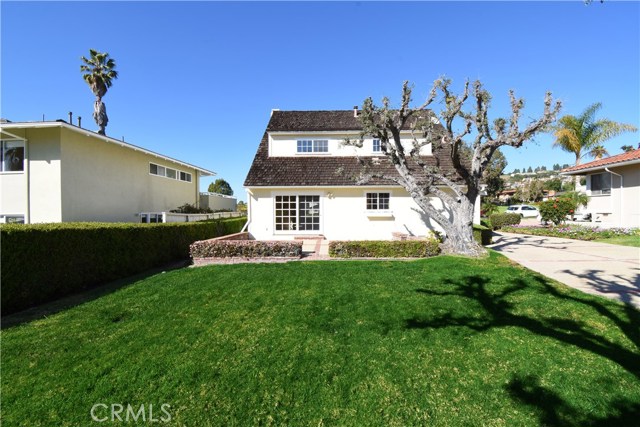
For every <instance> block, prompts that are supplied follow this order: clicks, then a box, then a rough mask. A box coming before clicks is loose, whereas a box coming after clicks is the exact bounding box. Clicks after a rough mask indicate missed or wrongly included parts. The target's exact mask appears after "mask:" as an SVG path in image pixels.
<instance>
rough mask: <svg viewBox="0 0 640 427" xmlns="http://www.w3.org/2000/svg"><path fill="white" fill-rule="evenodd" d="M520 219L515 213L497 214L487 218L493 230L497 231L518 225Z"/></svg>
mask: <svg viewBox="0 0 640 427" xmlns="http://www.w3.org/2000/svg"><path fill="white" fill-rule="evenodd" d="M521 219H522V218H521V217H520V215H518V214H516V213H497V214H493V215H491V216H490V217H489V221H490V222H491V226H492V227H493V229H494V230H499V229H501V228H502V227H505V226H508V225H518V224H520V220H521Z"/></svg>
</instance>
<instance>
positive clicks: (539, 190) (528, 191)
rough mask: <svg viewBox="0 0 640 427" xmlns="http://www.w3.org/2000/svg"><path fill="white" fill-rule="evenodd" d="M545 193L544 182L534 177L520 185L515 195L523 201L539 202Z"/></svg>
mask: <svg viewBox="0 0 640 427" xmlns="http://www.w3.org/2000/svg"><path fill="white" fill-rule="evenodd" d="M543 195H544V182H543V181H540V180H539V179H532V180H531V181H529V182H525V183H524V184H523V185H522V186H520V187H518V189H517V190H516V194H515V195H514V197H515V198H516V199H518V200H522V201H523V202H529V203H531V202H537V201H538V200H542V196H543Z"/></svg>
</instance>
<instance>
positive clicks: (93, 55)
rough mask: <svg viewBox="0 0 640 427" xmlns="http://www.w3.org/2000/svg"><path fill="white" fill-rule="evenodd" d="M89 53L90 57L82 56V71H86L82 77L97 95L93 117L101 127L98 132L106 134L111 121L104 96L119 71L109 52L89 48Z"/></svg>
mask: <svg viewBox="0 0 640 427" xmlns="http://www.w3.org/2000/svg"><path fill="white" fill-rule="evenodd" d="M89 53H90V58H89V59H87V58H85V57H84V56H83V57H81V59H82V62H84V64H82V65H80V71H81V72H83V73H84V74H83V75H82V78H83V79H84V81H85V82H87V84H88V85H89V87H90V88H91V91H92V92H93V94H94V95H95V96H96V100H95V102H94V103H93V118H94V120H95V121H96V124H97V125H98V127H99V130H98V133H99V134H100V135H104V134H105V132H104V128H105V127H106V126H107V123H109V118H108V117H107V107H106V106H105V105H104V102H102V97H103V96H105V95H106V93H107V90H108V89H109V88H110V87H111V85H112V80H114V79H117V78H118V72H117V71H116V70H115V69H114V68H116V62H115V61H114V60H113V58H110V57H109V54H108V53H102V52H98V51H97V50H94V49H89Z"/></svg>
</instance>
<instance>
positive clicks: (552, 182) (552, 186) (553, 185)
mask: <svg viewBox="0 0 640 427" xmlns="http://www.w3.org/2000/svg"><path fill="white" fill-rule="evenodd" d="M543 188H544V189H545V190H553V191H562V180H561V179H560V178H551V179H548V180H546V181H544V187H543Z"/></svg>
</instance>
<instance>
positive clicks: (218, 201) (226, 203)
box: [200, 193, 238, 212]
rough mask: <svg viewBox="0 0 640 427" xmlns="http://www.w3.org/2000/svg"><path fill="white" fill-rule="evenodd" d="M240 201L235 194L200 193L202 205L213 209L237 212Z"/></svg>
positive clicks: (204, 207) (203, 207)
mask: <svg viewBox="0 0 640 427" xmlns="http://www.w3.org/2000/svg"><path fill="white" fill-rule="evenodd" d="M237 205H238V201H237V199H236V198H235V197H233V196H227V195H226V194H220V193H200V207H201V208H202V209H207V208H208V209H211V210H212V211H231V212H235V211H236V207H237Z"/></svg>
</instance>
